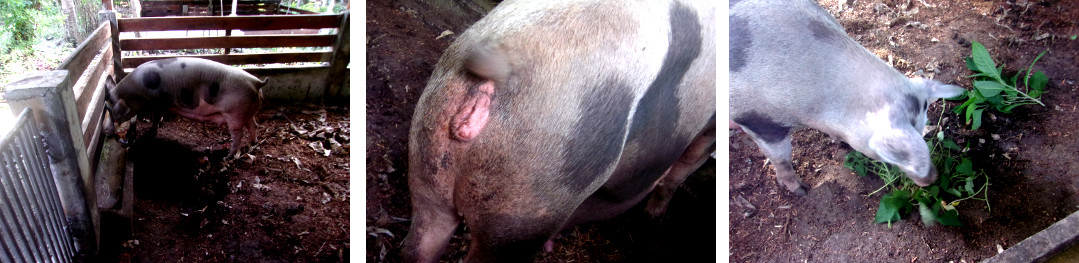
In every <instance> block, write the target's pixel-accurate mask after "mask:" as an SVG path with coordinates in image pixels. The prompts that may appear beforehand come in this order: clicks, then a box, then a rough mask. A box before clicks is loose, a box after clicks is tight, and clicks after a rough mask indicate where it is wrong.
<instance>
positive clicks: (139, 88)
mask: <svg viewBox="0 0 1079 263" xmlns="http://www.w3.org/2000/svg"><path fill="white" fill-rule="evenodd" d="M160 83H161V75H160V74H159V73H158V72H157V71H156V70H142V71H139V70H136V71H134V72H132V73H131V74H129V75H128V76H127V77H125V78H124V79H122V80H120V82H119V83H115V82H114V81H113V78H112V76H109V77H108V80H107V81H105V87H106V92H105V109H107V110H108V111H109V116H112V119H113V121H115V122H124V121H127V120H129V119H131V118H132V117H134V116H135V114H137V113H138V112H139V111H141V110H143V108H144V107H149V106H150V105H149V104H150V103H152V101H153V100H154V98H157V97H159V96H158V94H159V93H160V91H159V90H158V86H160Z"/></svg>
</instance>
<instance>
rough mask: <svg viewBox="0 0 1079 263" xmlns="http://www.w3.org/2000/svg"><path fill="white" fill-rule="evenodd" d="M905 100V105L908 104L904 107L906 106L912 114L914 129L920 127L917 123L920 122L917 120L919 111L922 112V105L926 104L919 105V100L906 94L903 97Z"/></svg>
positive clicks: (911, 121)
mask: <svg viewBox="0 0 1079 263" xmlns="http://www.w3.org/2000/svg"><path fill="white" fill-rule="evenodd" d="M903 100H904V103H906V104H905V105H904V106H906V109H907V110H909V111H910V113H911V120H910V125H911V126H914V127H918V123H917V121H918V118H917V116H918V111H921V110H922V105H923V104H924V103H918V98H917V97H914V95H910V94H904V95H903Z"/></svg>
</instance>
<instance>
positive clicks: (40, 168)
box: [0, 109, 75, 263]
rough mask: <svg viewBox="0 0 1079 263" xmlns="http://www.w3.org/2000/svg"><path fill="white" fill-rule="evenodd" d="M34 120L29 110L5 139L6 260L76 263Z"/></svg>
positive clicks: (0, 150) (2, 203) (1, 204)
mask: <svg viewBox="0 0 1079 263" xmlns="http://www.w3.org/2000/svg"><path fill="white" fill-rule="evenodd" d="M33 120H34V119H33V114H32V113H31V111H30V110H29V109H24V110H23V111H22V113H20V114H19V117H18V118H17V119H16V124H15V127H14V128H13V129H12V131H11V132H10V133H8V134H6V135H4V137H3V138H2V139H0V185H2V186H0V252H3V255H0V263H5V262H71V260H72V259H73V258H72V256H73V255H74V254H75V249H74V241H73V239H71V237H70V236H69V235H68V233H67V229H68V228H67V227H66V220H64V219H63V218H64V217H65V215H64V212H63V210H62V209H61V208H60V207H61V203H60V198H59V192H58V188H57V186H56V180H54V179H53V177H52V173H51V169H50V167H49V164H48V161H47V157H46V155H45V153H44V151H43V150H42V148H43V147H44V146H43V145H42V141H41V137H40V135H39V130H38V128H37V126H36V122H34V121H33Z"/></svg>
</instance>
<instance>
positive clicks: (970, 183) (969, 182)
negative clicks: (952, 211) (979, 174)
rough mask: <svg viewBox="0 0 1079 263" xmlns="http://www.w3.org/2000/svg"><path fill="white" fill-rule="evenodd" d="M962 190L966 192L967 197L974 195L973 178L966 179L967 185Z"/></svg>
mask: <svg viewBox="0 0 1079 263" xmlns="http://www.w3.org/2000/svg"><path fill="white" fill-rule="evenodd" d="M963 190H967V194H969V195H974V177H969V178H967V185H966V186H964V188H963Z"/></svg>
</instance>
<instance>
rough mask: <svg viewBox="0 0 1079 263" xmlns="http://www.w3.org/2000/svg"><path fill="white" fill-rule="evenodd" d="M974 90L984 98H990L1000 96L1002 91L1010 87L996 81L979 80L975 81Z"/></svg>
mask: <svg viewBox="0 0 1079 263" xmlns="http://www.w3.org/2000/svg"><path fill="white" fill-rule="evenodd" d="M974 88H975V89H977V90H978V92H979V93H981V94H982V96H985V97H986V98H989V97H993V96H996V95H999V94H1000V92H1001V91H1003V90H1006V89H1008V86H1004V85H1003V84H1000V82H996V81H987V80H978V81H974Z"/></svg>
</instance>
